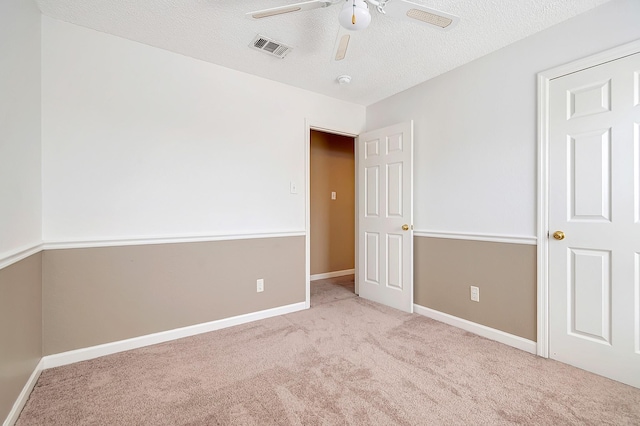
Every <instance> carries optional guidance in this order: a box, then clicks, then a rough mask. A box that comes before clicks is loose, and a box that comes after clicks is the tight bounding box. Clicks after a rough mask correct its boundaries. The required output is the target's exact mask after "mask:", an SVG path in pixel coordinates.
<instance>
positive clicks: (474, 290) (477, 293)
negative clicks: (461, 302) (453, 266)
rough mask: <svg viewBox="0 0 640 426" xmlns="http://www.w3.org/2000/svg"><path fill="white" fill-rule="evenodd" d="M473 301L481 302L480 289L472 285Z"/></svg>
mask: <svg viewBox="0 0 640 426" xmlns="http://www.w3.org/2000/svg"><path fill="white" fill-rule="evenodd" d="M470 289H471V301H473V302H479V301H480V289H479V288H478V287H475V286H471V287H470Z"/></svg>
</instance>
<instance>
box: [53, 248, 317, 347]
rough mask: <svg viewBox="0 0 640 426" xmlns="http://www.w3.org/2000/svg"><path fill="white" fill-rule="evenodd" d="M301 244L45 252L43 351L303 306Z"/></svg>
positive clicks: (303, 276) (302, 253)
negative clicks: (260, 284)
mask: <svg viewBox="0 0 640 426" xmlns="http://www.w3.org/2000/svg"><path fill="white" fill-rule="evenodd" d="M304 245H305V243H304V237H282V238H263V239H247V240H233V241H216V242H199V243H180V244H159V245H143V246H120V247H103V248H83V249H67V250H47V251H46V252H45V253H44V258H43V269H44V281H43V295H42V297H43V324H44V354H45V355H50V354H55V353H60V352H65V351H69V350H73V349H78V348H84V347H89V346H94V345H99V344H102V343H109V342H113V341H118V340H122V339H127V338H131V337H136V336H142V335H145V334H150V333H156V332H160V331H166V330H171V329H175V328H179V327H184V326H189V325H194V324H200V323H205V322H208V321H213V320H218V319H223V318H228V317H232V316H236V315H240V314H246V313H251V312H256V311H261V310H264V309H269V308H275V307H279V306H284V305H289V304H292V303H297V302H304V300H305V271H304V263H305V262H304V250H305V247H304ZM258 278H263V279H264V280H265V282H264V292H262V293H257V292H256V280H257V279H258Z"/></svg>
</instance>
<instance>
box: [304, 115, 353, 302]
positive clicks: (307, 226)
mask: <svg viewBox="0 0 640 426" xmlns="http://www.w3.org/2000/svg"><path fill="white" fill-rule="evenodd" d="M304 128H305V136H304V137H305V144H304V157H305V163H304V180H305V191H304V206H305V207H304V210H305V212H304V216H305V218H304V232H305V237H304V240H305V243H304V252H305V254H304V259H305V260H304V262H305V267H304V270H305V272H304V275H305V309H309V308H310V307H311V131H312V130H318V131H320V132H325V133H332V134H334V135H341V136H349V137H351V138H353V139H354V142H353V143H354V148H355V149H357V146H356V145H357V144H356V142H355V139H356V138H357V137H358V135H357V134H353V133H351V132H350V131H349V130H347V129H343V128H340V126H332V125H329V124H326V123H321V122H320V121H318V120H315V119H313V118H311V119H310V118H305V120H304ZM354 155H357V152H356V151H354ZM354 160H355V163H356V168H355V169H354V173H355V172H356V170H357V169H358V158H357V156H356V158H355V159H354ZM355 188H356V194H357V193H358V176H357V174H356V176H355ZM355 207H356V217H355V218H354V220H355V221H356V222H355V224H356V226H355V229H356V234H357V232H358V203H356V206H355ZM356 236H357V235H356ZM355 247H356V253H355V259H354V262H355V265H354V266H355V271H356V274H357V273H358V272H357V271H358V240H357V239H356V241H355ZM357 278H358V277H357V276H356V289H355V292H356V294H358V279H357Z"/></svg>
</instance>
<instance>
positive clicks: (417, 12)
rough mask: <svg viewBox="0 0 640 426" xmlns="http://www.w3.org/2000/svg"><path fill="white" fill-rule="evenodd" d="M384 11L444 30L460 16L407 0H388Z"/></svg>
mask: <svg viewBox="0 0 640 426" xmlns="http://www.w3.org/2000/svg"><path fill="white" fill-rule="evenodd" d="M384 11H385V12H386V14H387V15H389V16H391V17H394V18H399V19H403V20H405V21H411V22H416V23H418V24H423V25H426V26H428V27H431V28H437V29H439V30H445V31H448V30H450V29H451V28H453V27H455V26H456V25H457V24H458V21H459V20H460V18H458V17H457V16H455V15H451V14H449V13H445V12H441V11H439V10H436V9H431V8H430V7H426V6H423V5H421V4H417V3H412V2H410V1H407V0H394V1H390V2H389V3H387V4H386V5H385V7H384Z"/></svg>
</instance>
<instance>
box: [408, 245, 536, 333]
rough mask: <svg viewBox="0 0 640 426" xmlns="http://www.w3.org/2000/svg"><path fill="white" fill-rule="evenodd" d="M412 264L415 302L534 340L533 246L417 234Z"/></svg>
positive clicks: (534, 250)
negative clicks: (474, 295)
mask: <svg viewBox="0 0 640 426" xmlns="http://www.w3.org/2000/svg"><path fill="white" fill-rule="evenodd" d="M414 269H415V270H414V289H415V291H414V301H415V303H416V304H418V305H422V306H425V307H427V308H431V309H435V310H437V311H440V312H444V313H447V314H450V315H454V316H456V317H459V318H463V319H466V320H469V321H473V322H475V323H478V324H482V325H485V326H487V327H491V328H495V329H497V330H502V331H504V332H507V333H510V334H514V335H516V336H520V337H524V338H525V339H529V340H533V341H536V303H537V302H536V297H537V296H536V293H537V292H536V246H533V245H524V244H507V243H494V242H483V241H468V240H456V239H443V238H428V237H416V238H415V240H414ZM472 285H474V286H477V287H479V288H480V302H472V301H471V299H470V294H469V287H470V286H472Z"/></svg>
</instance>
